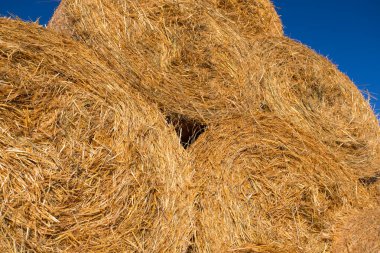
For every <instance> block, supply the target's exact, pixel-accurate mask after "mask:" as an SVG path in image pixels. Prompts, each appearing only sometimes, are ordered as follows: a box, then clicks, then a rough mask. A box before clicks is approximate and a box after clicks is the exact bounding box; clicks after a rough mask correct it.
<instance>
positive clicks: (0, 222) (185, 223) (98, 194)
mask: <svg viewBox="0 0 380 253" xmlns="http://www.w3.org/2000/svg"><path fill="white" fill-rule="evenodd" d="M125 81H126V79H124V80H122V79H120V78H119V77H118V76H117V75H114V74H113V72H112V71H110V70H109V69H108V68H107V67H105V64H104V63H103V62H101V61H99V60H98V59H97V58H96V57H95V55H94V54H93V53H92V51H90V50H88V49H87V48H86V47H84V46H82V45H81V44H79V43H77V42H73V41H71V40H69V39H65V38H61V37H60V36H58V35H57V34H55V33H52V32H49V31H47V30H45V29H43V28H42V27H39V26H37V25H33V24H26V23H23V22H20V21H12V20H6V19H0V112H1V113H0V118H1V120H0V186H1V187H0V210H1V212H0V213H1V215H0V248H3V249H6V250H4V251H3V252H181V251H182V252H183V251H185V250H186V248H187V246H188V239H189V238H188V237H189V234H190V233H191V232H190V231H191V230H192V219H191V217H192V216H191V203H192V200H191V199H190V197H189V195H188V194H187V192H188V191H187V187H188V183H189V181H190V179H189V177H190V168H189V166H188V165H186V163H187V162H186V155H185V154H184V153H183V148H182V147H181V146H180V144H179V141H178V139H177V137H176V136H175V134H174V131H173V130H172V129H169V128H168V127H167V124H166V122H165V120H164V118H163V117H162V115H161V114H160V113H159V111H158V110H157V109H155V108H151V107H150V106H148V105H147V104H146V103H145V102H144V101H142V100H141V99H140V98H139V97H138V96H136V95H135V94H133V92H130V91H129V90H128V89H126V88H125V87H123V88H122V85H123V82H125Z"/></svg>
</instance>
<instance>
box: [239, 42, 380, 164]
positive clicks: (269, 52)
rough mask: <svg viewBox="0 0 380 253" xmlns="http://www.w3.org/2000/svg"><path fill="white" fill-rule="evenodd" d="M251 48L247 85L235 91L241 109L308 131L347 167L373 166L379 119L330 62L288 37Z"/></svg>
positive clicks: (378, 153) (379, 150)
mask: <svg viewBox="0 0 380 253" xmlns="http://www.w3.org/2000/svg"><path fill="white" fill-rule="evenodd" d="M251 53H252V54H251V56H250V59H251V60H250V61H251V62H252V63H253V64H252V68H251V70H252V71H251V73H250V75H251V76H250V77H249V79H250V82H251V85H249V86H246V87H244V89H243V90H240V91H239V92H240V93H241V94H244V95H243V97H240V98H239V99H240V100H241V101H240V103H239V104H240V105H241V108H240V111H241V112H242V113H245V112H247V111H250V112H252V111H255V110H257V109H258V108H259V110H260V111H267V112H275V113H277V114H279V115H282V116H283V117H284V118H287V119H288V120H289V121H292V122H293V123H295V124H299V125H302V127H303V128H304V129H307V130H309V132H312V133H313V134H314V135H315V136H316V137H317V138H318V139H319V140H320V141H321V142H322V143H324V144H326V147H327V148H329V149H330V150H331V151H332V152H335V153H338V154H339V155H340V157H341V159H342V161H344V162H346V163H347V165H348V166H354V167H355V168H357V169H360V170H370V168H373V166H375V159H377V158H379V157H380V126H379V122H378V120H377V118H376V115H375V113H374V112H373V110H372V108H371V106H370V105H369V102H368V101H367V100H366V99H365V98H364V96H363V95H362V94H361V92H360V91H359V90H358V88H357V87H356V86H355V84H354V83H353V82H352V81H351V80H350V79H349V78H348V77H347V76H346V75H344V74H343V73H342V72H340V71H339V70H338V69H337V67H336V66H335V65H334V64H332V63H331V62H330V61H329V60H328V59H326V58H325V57H323V56H320V55H318V54H317V53H315V52H314V51H313V50H311V49H310V48H308V47H306V46H304V45H302V44H301V43H298V42H295V41H293V40H291V39H288V38H279V37H271V38H269V37H268V38H263V39H261V40H257V41H255V42H253V43H251ZM236 94H237V92H236ZM236 96H238V95H236ZM237 103H238V102H237Z"/></svg>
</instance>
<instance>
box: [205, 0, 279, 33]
mask: <svg viewBox="0 0 380 253" xmlns="http://www.w3.org/2000/svg"><path fill="white" fill-rule="evenodd" d="M203 3H211V4H213V6H214V8H217V10H218V11H220V12H221V13H222V14H223V15H224V16H225V17H227V18H228V19H230V20H231V21H232V22H233V23H232V24H231V25H233V26H235V27H237V28H238V29H239V32H240V33H242V34H243V35H244V36H245V37H247V38H250V37H251V36H252V37H253V39H256V38H257V37H258V36H283V35H284V31H283V28H282V22H281V19H280V17H279V16H278V14H277V12H276V10H275V7H274V5H273V3H272V2H271V1H270V0H206V1H205V0H203Z"/></svg>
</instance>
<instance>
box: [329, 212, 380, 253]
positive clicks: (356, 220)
mask: <svg viewBox="0 0 380 253" xmlns="http://www.w3.org/2000/svg"><path fill="white" fill-rule="evenodd" d="M332 252H335V253H379V252H380V208H379V207H377V208H376V209H366V210H362V211H360V212H356V213H354V214H351V215H347V216H346V217H344V218H342V220H341V221H340V224H339V225H338V226H337V228H336V231H335V234H334V240H333V251H332Z"/></svg>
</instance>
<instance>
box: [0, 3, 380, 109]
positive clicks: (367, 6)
mask: <svg viewBox="0 0 380 253" xmlns="http://www.w3.org/2000/svg"><path fill="white" fill-rule="evenodd" d="M274 3H275V5H276V6H277V11H278V12H279V14H280V15H281V19H282V21H283V24H284V26H285V33H286V34H287V35H288V36H289V37H291V38H293V39H296V40H299V41H301V42H303V43H304V44H306V45H309V46H310V47H311V48H313V49H314V50H316V51H317V52H319V53H321V54H323V55H325V56H327V57H328V58H329V59H330V60H332V61H333V62H334V63H335V64H337V65H338V66H339V69H340V70H341V71H343V72H344V73H346V74H347V75H348V76H349V77H350V78H351V79H352V80H353V81H354V82H355V84H356V85H357V86H358V87H359V88H360V89H361V90H368V91H369V92H370V93H371V94H372V95H373V96H374V97H376V98H378V99H377V100H375V99H372V105H373V106H374V107H375V109H376V112H377V113H380V0H360V1H358V0H346V1H344V0H318V1H314V0H274ZM58 4H59V0H0V15H1V16H10V15H14V16H18V17H20V18H22V19H24V20H28V21H35V20H37V19H38V18H39V20H40V23H41V24H46V23H47V21H48V20H49V18H50V17H51V15H52V13H53V10H54V9H55V7H56V6H57V5H58Z"/></svg>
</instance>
